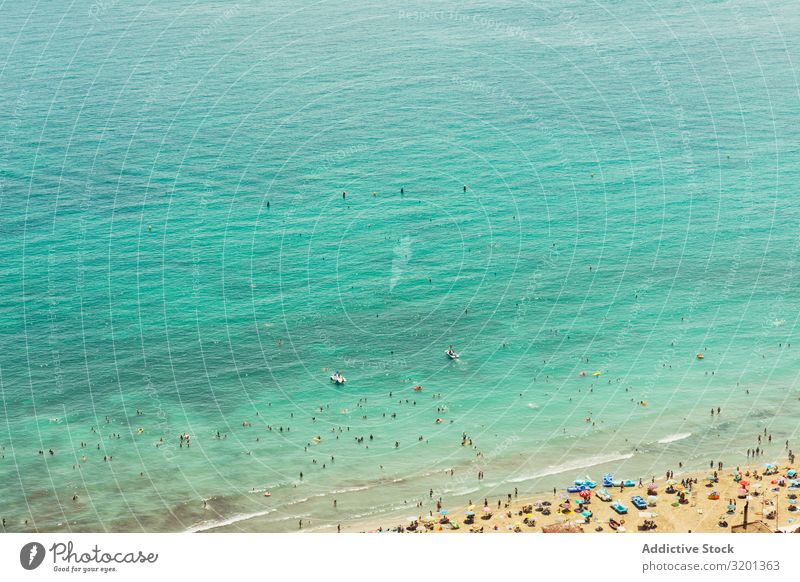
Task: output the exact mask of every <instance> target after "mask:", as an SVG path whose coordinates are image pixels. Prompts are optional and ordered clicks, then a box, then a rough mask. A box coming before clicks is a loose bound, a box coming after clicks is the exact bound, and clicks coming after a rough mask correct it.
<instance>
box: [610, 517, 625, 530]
mask: <svg viewBox="0 0 800 582" xmlns="http://www.w3.org/2000/svg"><path fill="white" fill-rule="evenodd" d="M620 525H622V524H620V523H619V522H618V521H617V520H615V519H609V520H608V526H609V527H610V528H611V529H613V530H614V531H616V530H617V529H619V526H620Z"/></svg>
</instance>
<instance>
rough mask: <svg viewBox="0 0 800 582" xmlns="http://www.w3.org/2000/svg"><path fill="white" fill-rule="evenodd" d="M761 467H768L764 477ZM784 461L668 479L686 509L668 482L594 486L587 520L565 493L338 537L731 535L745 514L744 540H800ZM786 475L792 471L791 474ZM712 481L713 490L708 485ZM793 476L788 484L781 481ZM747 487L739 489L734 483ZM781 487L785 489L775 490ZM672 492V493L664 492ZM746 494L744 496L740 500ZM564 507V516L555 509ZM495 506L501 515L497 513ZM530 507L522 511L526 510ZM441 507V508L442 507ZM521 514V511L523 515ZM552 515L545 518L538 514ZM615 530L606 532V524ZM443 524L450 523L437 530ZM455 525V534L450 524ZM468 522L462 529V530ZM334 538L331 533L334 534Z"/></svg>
mask: <svg viewBox="0 0 800 582" xmlns="http://www.w3.org/2000/svg"><path fill="white" fill-rule="evenodd" d="M767 465H773V466H774V469H772V470H769V469H767V468H766V466H767ZM796 467H797V465H796V464H792V463H791V462H790V461H789V459H782V460H780V461H779V462H776V463H772V464H769V463H762V462H759V463H754V462H751V463H749V464H748V465H740V466H738V467H727V468H725V467H724V468H723V469H722V470H719V469H718V468H717V467H715V468H714V469H709V470H707V471H687V472H685V473H681V474H674V475H671V476H672V477H674V481H677V484H676V485H674V486H673V488H677V489H678V490H683V491H684V495H683V497H684V502H679V501H678V499H679V491H674V492H673V491H672V488H670V489H668V485H667V482H668V479H667V476H666V475H664V476H661V477H658V478H656V479H655V480H654V481H652V482H653V483H654V484H655V490H656V492H655V494H654V495H653V496H652V497H650V496H648V493H653V490H652V489H650V490H648V485H649V482H641V483H638V482H637V483H636V484H635V485H634V486H632V487H625V488H624V490H623V491H620V488H619V487H605V488H604V487H603V485H602V483H601V482H600V483H597V486H596V487H595V488H592V489H590V491H591V497H590V501H589V503H588V505H587V507H588V509H589V510H591V512H592V515H591V517H588V518H586V517H583V516H582V515H580V514H579V513H578V512H577V511H576V509H578V506H577V504H576V501H577V500H578V499H579V496H578V494H575V493H570V494H567V493H566V486H568V485H571V483H568V482H565V487H562V488H561V489H556V490H555V492H554V491H552V490H551V491H549V492H541V493H539V494H533V495H525V496H524V497H523V496H516V495H514V494H513V493H509V494H506V497H505V498H501V499H492V500H486V501H488V507H489V508H490V509H491V513H488V512H485V507H484V505H483V504H484V500H475V502H476V503H474V504H473V506H472V507H458V508H452V509H453V510H452V511H450V510H445V512H446V515H441V514H439V513H437V512H436V511H433V510H429V511H428V512H427V514H426V513H422V514H421V515H420V519H419V520H418V524H417V527H416V528H415V529H413V530H409V529H408V526H409V523H398V524H391V525H387V524H386V523H385V521H386V520H384V523H377V522H370V523H363V524H360V525H359V526H356V527H352V528H351V527H348V528H343V529H342V531H343V532H345V531H346V532H354V531H358V532H360V533H381V532H399V533H512V532H513V533H522V532H528V533H542V532H543V531H544V530H549V531H552V532H554V533H555V532H559V530H560V531H561V532H564V533H578V532H581V531H582V532H586V533H630V532H638V533H641V532H645V531H653V532H656V533H731V532H732V531H736V530H738V529H741V527H742V524H743V522H744V511H745V506H747V508H748V516H747V523H748V527H747V531H748V532H759V533H761V532H763V533H767V532H778V531H781V532H787V531H792V532H794V531H795V530H797V532H798V533H800V508H798V507H797V503H798V498H800V476H798V474H800V471H798V470H797V468H796ZM792 471H797V473H793V472H792ZM714 474H716V478H717V479H718V480H717V481H716V482H714V481H712V480H711V479H710V478H711V477H713V476H714ZM787 474H788V475H792V477H787ZM742 482H745V483H748V485H747V486H746V487H745V488H742V487H741V486H740V483H742ZM781 483H783V484H781ZM601 489H605V490H607V492H608V493H610V494H611V495H612V497H613V501H617V500H619V501H621V502H622V504H623V505H624V506H625V507H626V508H627V510H628V512H627V514H624V515H620V514H618V513H616V512H615V511H614V510H613V509H612V508H611V505H612V503H613V501H612V502H605V501H601V500H600V499H599V498H598V496H597V492H598V491H600V490H601ZM668 491H670V492H668ZM744 491H746V494H745V493H744ZM637 495H638V496H640V497H642V498H643V499H644V500H648V501H652V502H655V505H651V503H648V507H647V508H646V509H642V510H638V509H636V508H635V507H634V506H633V505H632V503H631V501H630V499H631V497H633V496H637ZM566 499H569V505H570V509H568V510H566V511H565V510H564V509H559V506H563V504H564V502H565V501H566ZM498 505H499V507H498ZM526 506H528V507H526ZM443 507H444V505H443ZM523 508H524V509H523ZM470 509H471V510H472V512H473V513H474V514H475V516H474V523H473V524H471V525H470V523H469V520H467V519H466V517H467V516H466V514H467V512H468V511H469V510H470ZM547 509H549V510H550V515H544V514H543V513H544V512H546V511H547ZM612 520H613V521H615V522H617V523H619V524H620V525H621V527H611V525H610V524H611V521H612ZM442 521H445V522H449V523H441V522H442ZM645 521H649V522H652V523H654V524H655V526H656V527H655V528H654V529H643V528H642V526H644V525H645ZM453 522H455V523H456V524H457V528H456V529H454V528H453V526H452V523H453ZM465 522H466V523H465ZM334 531H335V528H334Z"/></svg>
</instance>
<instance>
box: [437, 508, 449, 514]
mask: <svg viewBox="0 0 800 582" xmlns="http://www.w3.org/2000/svg"><path fill="white" fill-rule="evenodd" d="M447 513H448V511H447V510H446V509H442V510H440V511H439V515H447Z"/></svg>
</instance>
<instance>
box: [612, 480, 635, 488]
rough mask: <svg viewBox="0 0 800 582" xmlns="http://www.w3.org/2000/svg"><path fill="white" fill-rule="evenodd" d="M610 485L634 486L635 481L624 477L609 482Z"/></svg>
mask: <svg viewBox="0 0 800 582" xmlns="http://www.w3.org/2000/svg"><path fill="white" fill-rule="evenodd" d="M611 486H612V487H636V481H633V480H632V479H625V480H624V481H622V480H620V481H614V482H613V483H612V484H611Z"/></svg>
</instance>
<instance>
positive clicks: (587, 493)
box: [578, 489, 592, 499]
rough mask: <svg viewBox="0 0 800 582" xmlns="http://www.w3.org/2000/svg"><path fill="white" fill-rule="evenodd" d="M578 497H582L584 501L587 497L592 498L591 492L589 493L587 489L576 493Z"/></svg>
mask: <svg viewBox="0 0 800 582" xmlns="http://www.w3.org/2000/svg"><path fill="white" fill-rule="evenodd" d="M578 495H580V496H581V497H583V498H584V499H586V498H587V497H591V496H592V492H591V491H589V490H588V489H584V490H583V491H581V492H580V493H578Z"/></svg>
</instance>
